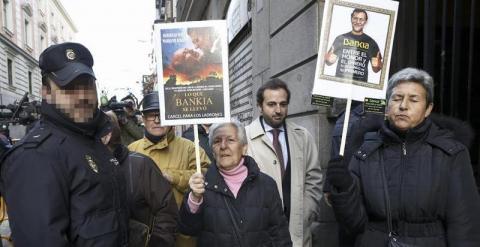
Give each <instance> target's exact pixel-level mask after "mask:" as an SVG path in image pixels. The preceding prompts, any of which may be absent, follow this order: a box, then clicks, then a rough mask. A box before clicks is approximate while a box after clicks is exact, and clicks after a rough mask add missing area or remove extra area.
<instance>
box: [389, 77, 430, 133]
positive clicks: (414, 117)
mask: <svg viewBox="0 0 480 247" xmlns="http://www.w3.org/2000/svg"><path fill="white" fill-rule="evenodd" d="M432 108H433V104H427V91H426V90H425V88H424V87H423V86H422V85H420V84H419V83H416V82H403V83H400V84H398V85H397V86H396V87H395V88H393V90H392V95H391V96H390V99H389V100H388V107H387V118H388V121H389V122H390V124H392V125H393V126H394V127H395V128H397V129H399V130H401V131H408V130H410V129H412V128H414V127H415V126H417V125H419V124H420V123H422V122H423V121H424V120H425V118H426V117H428V115H430V113H431V112H432Z"/></svg>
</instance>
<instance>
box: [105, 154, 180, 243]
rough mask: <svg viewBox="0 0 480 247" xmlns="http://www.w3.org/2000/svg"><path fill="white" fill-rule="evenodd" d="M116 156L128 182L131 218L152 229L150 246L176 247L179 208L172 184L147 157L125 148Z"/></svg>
mask: <svg viewBox="0 0 480 247" xmlns="http://www.w3.org/2000/svg"><path fill="white" fill-rule="evenodd" d="M114 154H115V157H116V158H117V159H118V160H119V161H120V166H121V169H122V172H123V174H124V175H125V179H126V182H127V186H126V187H127V201H128V205H129V208H130V218H131V219H135V220H137V221H139V222H142V223H143V224H145V225H147V226H152V225H153V231H152V235H151V238H150V242H149V245H148V246H150V247H153V246H158V247H160V246H161V247H168V246H175V233H176V229H177V220H178V208H177V204H176V202H175V198H174V197H173V193H172V188H171V186H170V183H169V182H168V181H167V180H166V179H165V178H164V177H163V175H162V172H161V171H160V169H159V168H158V167H157V165H155V162H153V160H152V159H150V158H149V157H148V156H145V155H143V154H140V153H135V152H129V151H128V149H127V148H126V147H125V146H123V145H120V146H118V147H117V149H115V152H114Z"/></svg>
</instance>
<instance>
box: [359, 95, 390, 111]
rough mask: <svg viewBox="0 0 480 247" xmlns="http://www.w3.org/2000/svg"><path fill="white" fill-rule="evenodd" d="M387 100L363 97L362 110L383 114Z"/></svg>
mask: <svg viewBox="0 0 480 247" xmlns="http://www.w3.org/2000/svg"><path fill="white" fill-rule="evenodd" d="M386 105H387V101H386V100H384V99H374V98H365V100H364V101H363V111H364V112H368V113H376V114H381V115H383V114H385V106H386Z"/></svg>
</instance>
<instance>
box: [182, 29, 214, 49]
mask: <svg viewBox="0 0 480 247" xmlns="http://www.w3.org/2000/svg"><path fill="white" fill-rule="evenodd" d="M188 36H190V39H192V43H193V45H195V48H197V49H202V50H204V51H208V50H210V49H211V48H212V45H213V40H212V39H211V37H210V35H209V34H208V33H200V32H197V31H191V32H190V33H189V34H188Z"/></svg>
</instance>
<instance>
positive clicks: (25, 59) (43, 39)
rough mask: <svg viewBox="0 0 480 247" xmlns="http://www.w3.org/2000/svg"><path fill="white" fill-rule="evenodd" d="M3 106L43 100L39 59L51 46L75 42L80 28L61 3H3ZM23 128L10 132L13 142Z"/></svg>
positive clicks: (0, 93)
mask: <svg viewBox="0 0 480 247" xmlns="http://www.w3.org/2000/svg"><path fill="white" fill-rule="evenodd" d="M0 6H1V9H2V12H1V13H0V15H1V18H0V105H8V104H12V103H14V102H15V101H16V100H19V99H20V98H21V97H22V96H23V95H24V94H25V93H26V92H28V93H29V98H30V100H40V98H41V75H40V68H39V67H38V57H39V55H40V53H41V52H42V51H43V50H44V49H45V48H47V47H48V46H50V45H52V44H56V43H61V42H65V41H70V40H73V38H74V36H75V33H76V32H77V28H76V27H75V24H74V23H73V21H72V19H71V18H70V16H69V15H68V13H67V11H66V10H65V8H64V7H63V5H62V3H61V2H60V1H59V0H1V1H0ZM21 129H22V128H21V127H20V130H18V131H15V127H14V128H13V131H12V128H11V135H12V137H13V138H15V137H21V135H22V130H21Z"/></svg>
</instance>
